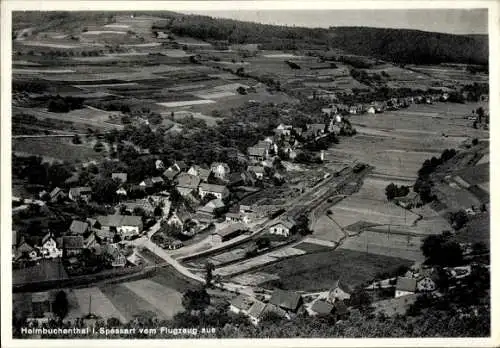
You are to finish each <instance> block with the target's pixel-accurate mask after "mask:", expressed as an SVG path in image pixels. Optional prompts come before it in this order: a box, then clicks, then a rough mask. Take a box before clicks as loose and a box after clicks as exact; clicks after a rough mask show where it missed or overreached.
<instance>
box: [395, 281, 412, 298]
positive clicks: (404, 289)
mask: <svg viewBox="0 0 500 348" xmlns="http://www.w3.org/2000/svg"><path fill="white" fill-rule="evenodd" d="M416 291H417V281H416V279H413V278H405V277H398V280H397V282H396V292H395V294H394V297H395V298H397V297H401V296H406V295H411V294H414V293H415V292H416Z"/></svg>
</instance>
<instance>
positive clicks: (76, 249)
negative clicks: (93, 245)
mask: <svg viewBox="0 0 500 348" xmlns="http://www.w3.org/2000/svg"><path fill="white" fill-rule="evenodd" d="M82 250H83V237H82V236H64V237H63V255H64V256H65V257H71V256H76V255H79V254H81V252H82Z"/></svg>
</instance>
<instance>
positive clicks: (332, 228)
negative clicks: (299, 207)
mask: <svg viewBox="0 0 500 348" xmlns="http://www.w3.org/2000/svg"><path fill="white" fill-rule="evenodd" d="M312 230H313V236H314V238H318V239H323V240H329V241H332V242H338V241H339V240H340V238H342V236H343V235H344V234H343V233H342V230H341V229H340V227H339V226H338V225H337V224H335V223H334V222H333V221H332V220H331V219H330V218H329V217H328V216H327V215H323V216H321V217H320V218H319V219H318V220H317V221H316V223H315V224H314V226H313V227H312Z"/></svg>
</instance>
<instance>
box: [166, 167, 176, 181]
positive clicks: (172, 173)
mask: <svg viewBox="0 0 500 348" xmlns="http://www.w3.org/2000/svg"><path fill="white" fill-rule="evenodd" d="M179 173H180V172H179V171H177V170H170V168H168V169H166V170H165V171H164V172H163V177H164V178H165V179H167V180H169V181H174V179H175V177H176V176H177V175H179Z"/></svg>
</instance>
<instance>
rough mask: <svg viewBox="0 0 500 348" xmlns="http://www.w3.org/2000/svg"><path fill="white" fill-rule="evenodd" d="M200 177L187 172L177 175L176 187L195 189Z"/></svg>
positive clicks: (198, 184)
mask: <svg viewBox="0 0 500 348" xmlns="http://www.w3.org/2000/svg"><path fill="white" fill-rule="evenodd" d="M200 181H201V179H200V177H198V176H196V175H192V174H188V173H182V174H180V175H179V176H178V177H177V185H176V187H177V189H180V188H182V189H189V190H190V192H192V191H196V190H197V189H198V186H200Z"/></svg>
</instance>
